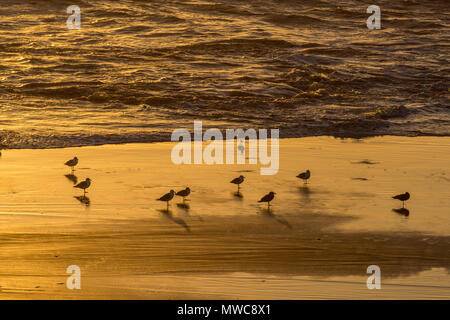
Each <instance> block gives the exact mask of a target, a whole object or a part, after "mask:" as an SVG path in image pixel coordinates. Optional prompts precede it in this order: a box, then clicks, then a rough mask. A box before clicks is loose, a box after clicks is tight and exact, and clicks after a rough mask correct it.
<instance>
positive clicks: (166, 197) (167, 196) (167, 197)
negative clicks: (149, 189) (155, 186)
mask: <svg viewBox="0 0 450 320" xmlns="http://www.w3.org/2000/svg"><path fill="white" fill-rule="evenodd" d="M174 195H175V191H173V190H170V192H169V193H166V194H165V195H163V196H162V197H161V198H159V199H156V200H159V201H165V202H167V208H169V201H170V200H172V199H173V196H174Z"/></svg>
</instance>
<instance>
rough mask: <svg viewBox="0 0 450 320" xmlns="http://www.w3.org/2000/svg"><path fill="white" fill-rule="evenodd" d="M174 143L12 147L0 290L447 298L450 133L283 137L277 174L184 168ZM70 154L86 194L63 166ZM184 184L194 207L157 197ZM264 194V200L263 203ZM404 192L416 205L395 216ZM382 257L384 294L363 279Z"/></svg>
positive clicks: (6, 168)
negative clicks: (174, 158)
mask: <svg viewBox="0 0 450 320" xmlns="http://www.w3.org/2000/svg"><path fill="white" fill-rule="evenodd" d="M172 146H173V144H171V143H155V144H127V145H106V146H98V147H83V148H67V149H47V150H3V151H2V154H3V156H2V157H1V158H0V170H1V175H0V180H1V184H0V248H1V250H0V299H53V298H55V299H177V298H180V299H215V298H232V299H250V298H252V299H279V298H282V299H302V298H312V299H324V298H349V299H351V298H360V299H372V298H375V299H391V298H406V299H421V298H422V299H427V298H437V299H448V298H450V276H449V273H448V272H449V269H450V256H449V253H448V251H449V248H450V227H449V226H450V224H449V222H450V216H449V214H448V208H449V206H450V197H449V195H448V191H449V186H450V170H449V169H450V168H449V165H448V164H449V163H450V148H449V146H450V140H449V139H448V138H436V137H416V138H406V137H379V138H370V139H364V140H339V139H333V138H329V137H315V138H301V139H283V140H281V141H280V170H279V173H278V174H277V175H275V176H261V175H260V174H259V166H254V165H248V164H247V165H216V166H208V165H182V166H176V165H174V164H172V163H171V160H170V152H171V148H172ZM75 155H76V156H78V158H79V159H80V164H79V167H78V168H77V170H76V172H75V176H76V179H77V181H78V182H79V181H82V180H84V179H85V178H86V177H90V178H91V179H92V180H93V186H92V188H91V189H90V190H89V193H88V198H87V199H88V200H87V199H82V198H80V196H81V195H82V192H80V190H77V189H74V188H73V184H74V180H75V179H74V176H70V175H68V174H69V173H70V169H68V168H65V167H64V165H63V163H64V162H65V161H66V160H68V159H71V158H72V157H73V156H75ZM306 169H310V170H311V172H312V177H311V181H310V184H309V185H308V186H305V185H303V183H302V182H301V181H300V180H299V179H297V178H295V176H296V175H297V174H298V173H299V172H301V171H303V170H306ZM240 174H243V175H244V176H245V177H246V181H245V182H244V184H243V185H242V188H241V193H242V197H236V196H235V194H234V192H235V190H236V189H235V186H234V185H231V184H230V183H229V181H230V180H231V179H233V178H235V177H237V176H239V175H240ZM186 186H189V187H190V188H191V189H192V190H193V193H192V194H191V196H190V201H189V202H187V203H188V206H180V204H181V199H175V201H173V202H172V205H171V207H170V210H169V212H166V211H165V210H164V209H165V204H164V203H161V202H158V201H155V199H156V198H158V197H159V196H161V195H163V194H164V193H166V192H168V191H169V190H170V189H172V188H173V189H175V190H181V189H183V188H184V187H186ZM269 191H275V192H277V195H276V198H275V200H274V201H273V207H272V209H271V210H270V211H268V210H267V209H266V206H265V205H261V204H258V203H257V202H256V201H257V200H258V199H259V198H260V197H262V196H263V195H264V194H266V193H267V192H269ZM405 191H409V192H410V193H411V196H412V197H411V200H410V201H408V202H407V204H406V207H407V209H408V210H409V215H405V213H406V212H401V213H403V214H401V213H398V212H395V211H393V209H395V210H397V209H399V208H401V203H400V202H398V201H396V200H393V199H391V196H392V195H395V194H399V193H403V192H405ZM372 264H376V265H378V266H380V268H381V274H382V289H381V290H368V289H367V288H366V279H367V277H368V275H367V274H366V269H367V267H368V266H369V265H372ZM69 265H78V266H79V267H80V268H81V273H82V288H81V290H68V289H67V288H66V285H65V282H66V279H67V277H68V276H69V275H68V274H66V273H65V271H66V268H67V267H68V266H69Z"/></svg>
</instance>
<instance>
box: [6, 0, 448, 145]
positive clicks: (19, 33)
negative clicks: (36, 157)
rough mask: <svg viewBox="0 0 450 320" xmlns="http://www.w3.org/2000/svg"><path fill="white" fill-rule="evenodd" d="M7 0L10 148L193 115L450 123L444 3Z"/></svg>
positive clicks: (134, 132)
mask: <svg viewBox="0 0 450 320" xmlns="http://www.w3.org/2000/svg"><path fill="white" fill-rule="evenodd" d="M72 2H73V1H57V0H49V1H47V0H45V1H44V0H34V1H25V0H3V1H2V5H1V7H0V147H9V148H25V147H35V148H47V147H61V146H75V145H92V144H102V143H118V142H144V141H165V140H167V139H168V138H169V137H170V133H171V132H172V130H173V129H174V128H179V127H189V128H192V123H193V121H194V120H195V119H198V120H204V123H205V125H208V126H214V127H220V128H225V127H227V128H228V127H244V128H249V127H252V128H280V129H281V132H280V134H281V136H284V137H299V136H309V135H322V134H326V135H335V136H371V135H378V134H394V135H450V125H449V124H450V104H449V88H448V84H449V81H448V80H449V46H450V41H449V39H450V36H449V10H448V8H449V7H448V2H447V1H443V0H436V1H429V0H422V1H419V0H417V1H415V0H404V1H385V0H379V1H377V4H378V5H379V6H380V7H381V15H382V22H381V23H382V29H381V30H372V31H371V30H368V28H367V27H366V19H367V17H368V16H369V14H367V13H366V9H367V3H362V2H360V1H356V0H347V1H331V0H323V1H319V0H314V1H312V0H309V1H308V0H307V1H293V0H286V1H275V0H255V1H243V0H239V1H237V0H234V1H170V0H169V1H162V0H161V1H131V0H125V1H112V0H104V1H94V0H84V1H76V2H77V5H79V6H80V7H81V24H82V28H81V30H68V29H67V26H66V20H67V17H68V14H67V13H66V8H67V7H68V6H69V5H72V4H73V3H72Z"/></svg>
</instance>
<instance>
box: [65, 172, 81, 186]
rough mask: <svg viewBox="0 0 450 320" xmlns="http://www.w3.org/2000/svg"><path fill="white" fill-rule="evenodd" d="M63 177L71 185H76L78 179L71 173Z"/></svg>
mask: <svg viewBox="0 0 450 320" xmlns="http://www.w3.org/2000/svg"><path fill="white" fill-rule="evenodd" d="M64 177H66V178H67V179H68V180H69V181H70V182H72V183H73V184H77V183H78V177H77V176H76V175H74V174H73V173H69V174H65V175H64Z"/></svg>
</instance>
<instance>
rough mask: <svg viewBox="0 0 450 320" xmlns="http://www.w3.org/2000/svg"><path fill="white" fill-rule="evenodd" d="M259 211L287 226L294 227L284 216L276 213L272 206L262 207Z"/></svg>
mask: <svg viewBox="0 0 450 320" xmlns="http://www.w3.org/2000/svg"><path fill="white" fill-rule="evenodd" d="M259 211H260V213H261V214H262V215H263V216H264V217H268V218H271V219H273V220H275V221H276V222H278V223H280V224H282V225H283V226H285V227H286V228H288V229H292V226H291V224H290V223H289V222H288V221H287V220H286V219H284V218H282V217H280V216H278V215H275V214H274V213H273V209H272V208H271V207H269V208H260V209H259Z"/></svg>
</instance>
